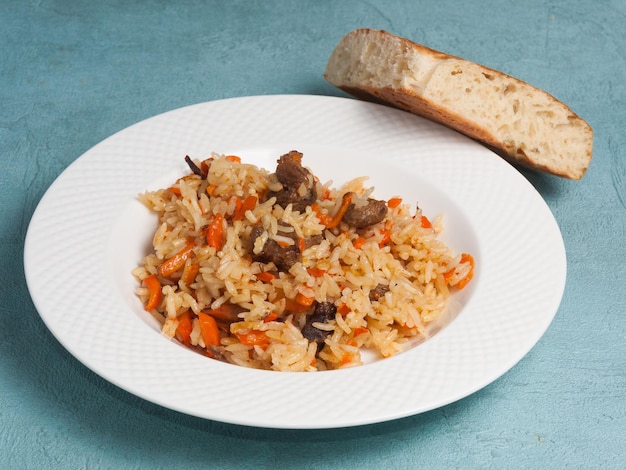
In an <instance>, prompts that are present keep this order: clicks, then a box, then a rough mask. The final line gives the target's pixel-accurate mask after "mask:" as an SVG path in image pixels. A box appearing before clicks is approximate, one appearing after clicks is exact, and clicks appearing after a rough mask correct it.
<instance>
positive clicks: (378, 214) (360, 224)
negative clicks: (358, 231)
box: [343, 198, 387, 228]
mask: <svg viewBox="0 0 626 470" xmlns="http://www.w3.org/2000/svg"><path fill="white" fill-rule="evenodd" d="M386 215H387V203H386V202H385V201H378V200H376V199H371V198H370V199H368V200H367V204H366V205H364V206H361V207H356V206H355V205H354V204H352V205H351V206H350V208H349V209H348V211H347V212H346V213H345V215H344V216H343V221H344V222H345V223H347V224H348V225H350V226H351V227H354V228H365V227H369V226H370V225H375V224H377V223H378V222H380V221H382V220H383V219H384V218H385V216H386Z"/></svg>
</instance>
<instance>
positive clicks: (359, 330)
mask: <svg viewBox="0 0 626 470" xmlns="http://www.w3.org/2000/svg"><path fill="white" fill-rule="evenodd" d="M368 331H369V330H368V329H367V328H364V327H362V326H357V327H356V328H355V329H354V331H353V336H354V337H355V338H356V337H357V336H359V335H362V334H363V333H367V332H368Z"/></svg>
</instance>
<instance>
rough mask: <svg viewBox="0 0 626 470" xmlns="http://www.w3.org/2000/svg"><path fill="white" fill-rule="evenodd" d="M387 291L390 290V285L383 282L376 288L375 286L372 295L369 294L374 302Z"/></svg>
mask: <svg viewBox="0 0 626 470" xmlns="http://www.w3.org/2000/svg"><path fill="white" fill-rule="evenodd" d="M387 292H389V287H388V286H384V285H382V284H378V285H377V286H376V287H375V288H373V289H372V290H371V291H370V296H369V297H370V300H371V301H372V302H375V301H377V300H380V298H381V297H384V296H385V294H386V293H387Z"/></svg>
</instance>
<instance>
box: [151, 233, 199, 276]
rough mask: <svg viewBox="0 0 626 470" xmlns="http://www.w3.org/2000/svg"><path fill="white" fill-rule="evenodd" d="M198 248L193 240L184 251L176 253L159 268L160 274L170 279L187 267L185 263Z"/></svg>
mask: <svg viewBox="0 0 626 470" xmlns="http://www.w3.org/2000/svg"><path fill="white" fill-rule="evenodd" d="M195 246H196V244H195V242H194V241H193V240H192V241H190V242H188V243H187V244H186V245H185V246H184V248H183V249H182V250H180V251H179V252H178V253H176V254H175V255H174V256H172V257H171V258H168V259H166V260H165V261H163V263H161V265H160V266H159V268H158V270H159V274H160V275H161V276H163V277H169V276H171V275H172V274H174V273H175V272H176V271H178V270H179V269H180V268H182V267H183V266H184V265H185V261H187V258H189V257H190V256H191V255H192V254H193V249H194V247H195Z"/></svg>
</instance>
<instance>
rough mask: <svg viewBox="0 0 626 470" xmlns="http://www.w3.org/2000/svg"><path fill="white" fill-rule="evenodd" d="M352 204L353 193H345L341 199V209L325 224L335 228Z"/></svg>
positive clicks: (327, 226)
mask: <svg viewBox="0 0 626 470" xmlns="http://www.w3.org/2000/svg"><path fill="white" fill-rule="evenodd" d="M350 204H352V193H346V194H344V195H343V198H342V200H341V206H339V210H338V211H337V213H336V214H335V215H334V216H333V217H332V218H331V219H330V222H329V223H327V224H324V225H326V228H335V227H336V226H337V225H339V222H341V219H343V216H344V215H345V214H346V212H348V209H349V208H350Z"/></svg>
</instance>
